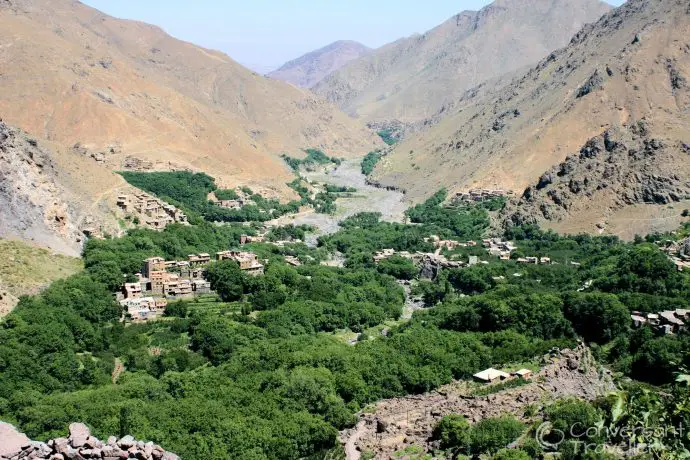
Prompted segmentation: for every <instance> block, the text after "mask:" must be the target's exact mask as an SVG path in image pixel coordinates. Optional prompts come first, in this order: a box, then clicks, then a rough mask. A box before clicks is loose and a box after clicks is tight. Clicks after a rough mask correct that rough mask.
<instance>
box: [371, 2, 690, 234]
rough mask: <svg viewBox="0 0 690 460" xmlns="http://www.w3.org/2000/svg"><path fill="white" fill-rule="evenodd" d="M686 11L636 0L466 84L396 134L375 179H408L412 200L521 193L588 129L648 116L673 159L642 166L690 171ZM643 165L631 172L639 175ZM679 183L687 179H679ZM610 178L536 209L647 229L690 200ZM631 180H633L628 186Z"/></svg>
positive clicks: (629, 125) (673, 219)
mask: <svg viewBox="0 0 690 460" xmlns="http://www.w3.org/2000/svg"><path fill="white" fill-rule="evenodd" d="M689 17H690V13H689V11H688V10H687V6H686V4H684V3H683V2H681V1H676V0H662V1H660V2H650V1H646V0H630V1H628V2H627V3H626V4H624V5H623V6H621V7H619V8H617V9H615V10H613V11H612V12H610V13H608V14H606V15H604V16H603V17H602V18H601V19H600V20H599V21H597V22H596V23H594V24H590V25H587V26H585V27H584V28H583V29H582V30H581V31H579V32H578V33H577V34H575V35H574V36H573V38H572V40H571V41H570V44H569V45H568V46H566V47H564V48H561V49H559V50H556V51H555V52H553V53H551V54H550V55H549V56H547V57H546V58H545V59H543V60H542V61H540V62H539V63H538V64H537V65H536V66H533V67H532V68H530V69H529V71H528V72H526V73H524V74H523V75H521V76H518V77H516V78H514V79H513V80H512V82H510V83H508V84H507V85H504V86H502V87H498V88H495V89H493V90H486V91H485V92H484V93H483V94H479V95H473V94H469V95H466V97H465V98H464V99H463V100H461V101H459V102H458V103H456V105H455V106H454V108H453V110H452V111H450V113H448V114H446V115H445V117H443V118H442V119H441V120H440V121H439V122H438V124H437V125H435V126H433V127H432V128H430V129H429V130H427V131H426V132H421V133H416V134H414V135H411V136H409V137H408V138H407V139H405V140H404V141H403V142H402V143H401V144H400V145H398V146H397V147H396V149H395V150H394V151H393V153H392V154H391V155H390V156H389V157H387V158H386V159H385V160H384V161H382V162H381V163H380V164H379V167H378V168H377V170H376V171H375V172H374V176H373V179H374V180H377V181H379V182H381V183H382V184H383V185H389V184H396V185H398V186H400V187H402V188H404V189H406V191H407V192H408V197H409V198H410V199H412V200H413V201H415V200H420V199H422V198H423V197H424V196H426V195H428V193H429V191H430V190H432V189H438V188H441V187H447V188H448V189H449V191H451V192H460V191H464V190H467V189H470V188H502V189H507V190H513V191H515V192H517V193H518V194H522V191H523V190H524V189H525V188H526V187H528V186H532V187H534V186H535V185H536V184H537V183H538V182H539V179H540V177H541V176H542V175H543V174H544V173H545V172H547V171H549V170H551V168H553V167H554V166H556V165H559V164H560V163H562V162H564V161H566V158H567V157H569V156H572V155H577V153H576V152H579V151H580V150H581V149H583V148H584V147H586V144H587V143H588V141H589V140H591V139H593V138H596V137H597V136H601V135H603V134H604V133H605V132H607V131H611V130H618V131H617V132H627V131H630V130H632V129H633V128H634V127H635V126H637V125H638V124H639V123H643V124H644V127H645V128H644V132H645V134H644V136H642V137H643V139H647V141H648V142H651V141H652V140H653V139H656V140H657V141H659V142H661V144H662V145H663V147H662V148H661V149H660V151H659V153H658V154H657V157H658V158H665V159H666V160H665V162H655V161H654V160H653V157H649V158H647V159H646V160H643V161H642V162H640V163H638V165H640V164H644V162H645V161H646V162H652V164H651V167H650V168H647V169H646V171H647V172H648V173H649V174H643V175H640V177H653V176H655V175H656V176H661V177H666V178H669V177H671V176H672V175H679V176H680V177H688V176H690V171H688V170H687V168H688V162H687V160H685V158H686V155H687V153H684V150H683V148H682V145H688V144H689V143H690V141H688V140H687V132H689V131H690V115H688V107H689V103H690V94H689V91H688V85H687V81H688V77H689V76H690V62H689V61H690V59H689V58H688V56H689V53H688V49H689V48H688V47H687V46H688V45H687V39H686V38H685V37H687V36H688V35H687V34H686V33H685V32H687V31H688V30H690V28H689V26H688V23H689ZM632 134H635V133H632ZM626 136H627V135H626ZM636 136H638V138H639V136H641V135H640V134H636ZM626 139H627V137H626ZM639 142H641V141H640V140H634V142H633V141H625V142H624V144H625V145H628V146H629V148H627V149H626V151H628V150H632V151H637V150H639V149H640V147H639V146H635V144H639ZM410 152H412V153H410ZM592 167H594V166H592ZM636 168H638V166H633V174H632V175H629V176H627V177H629V178H635V177H636V176H635V174H634V172H635V171H638V169H636ZM599 180H602V181H605V176H602V178H600V179H599ZM635 180H637V179H635ZM643 182H644V181H643ZM672 182H673V183H674V184H676V185H674V187H677V186H678V184H677V181H675V180H674V181H672ZM601 185H602V186H603V183H602V184H601ZM652 185H653V184H647V183H640V184H638V185H635V186H634V187H638V186H639V187H642V188H647V187H648V186H652ZM680 186H681V187H686V185H685V184H683V183H682V182H681V184H680ZM601 190H602V189H600V190H598V191H597V188H596V186H595V190H593V191H592V192H591V195H587V194H582V195H581V196H579V197H578V200H581V204H580V205H579V208H580V210H579V211H578V212H575V209H574V208H573V209H571V210H570V211H568V210H565V211H566V212H565V213H561V212H551V215H552V216H553V218H551V219H548V218H546V216H545V215H543V213H542V212H541V210H540V208H541V205H542V204H543V205H544V206H548V207H550V206H552V205H554V204H555V205H556V206H557V207H558V206H561V207H562V205H559V204H558V203H555V202H554V200H553V196H548V195H547V196H545V197H543V200H544V201H541V202H538V203H536V207H533V208H531V211H529V212H528V214H530V215H531V216H532V217H533V218H534V219H535V220H534V221H536V222H538V223H540V224H542V225H544V226H547V227H549V228H554V229H555V230H559V231H575V232H577V231H587V232H591V233H602V232H610V233H614V234H618V235H621V236H624V237H632V236H633V235H634V234H635V233H645V232H646V231H648V230H649V229H650V228H651V227H650V226H651V225H652V222H653V221H654V219H657V220H659V221H660V222H665V223H666V224H664V225H663V228H661V227H657V228H655V229H662V230H670V229H672V228H673V227H674V226H676V225H677V224H678V223H679V221H680V213H681V210H682V208H683V207H687V205H684V204H683V203H682V201H683V200H680V201H673V203H669V204H668V205H671V206H674V207H675V208H674V210H673V211H672V215H666V214H665V213H663V212H662V210H663V209H664V208H663V207H660V206H658V204H655V203H651V202H649V203H648V202H646V201H645V199H643V198H641V199H639V200H637V201H635V202H630V200H628V201H626V200H623V199H621V197H620V196H618V195H617V194H612V195H607V194H603V192H601ZM625 190H630V187H628V186H627V185H626V186H624V187H623V188H621V189H620V191H621V192H622V193H623V192H624V191H625ZM548 192H549V189H548V188H547V189H544V193H548ZM634 195H635V194H633V195H629V196H634ZM688 195H690V192H689V193H688ZM637 196H638V198H639V197H642V196H644V194H637ZM560 201H561V202H562V203H565V202H566V201H565V200H560ZM523 204H524V203H523ZM525 206H526V205H525ZM578 222H579V223H578ZM607 222H608V223H607ZM576 223H578V224H577V225H575V224H576ZM597 224H600V225H597Z"/></svg>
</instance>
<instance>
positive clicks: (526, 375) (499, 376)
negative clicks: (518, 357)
mask: <svg viewBox="0 0 690 460" xmlns="http://www.w3.org/2000/svg"><path fill="white" fill-rule="evenodd" d="M472 377H474V380H476V381H477V382H481V383H487V384H488V383H495V382H501V381H504V380H510V379H512V378H519V379H524V380H529V379H530V378H531V377H532V371H531V370H529V369H520V370H518V371H515V372H511V373H510V374H509V373H508V372H503V371H499V370H498V369H494V368H493V367H490V368H488V369H485V370H483V371H481V372H477V373H476V374H474V375H473V376H472Z"/></svg>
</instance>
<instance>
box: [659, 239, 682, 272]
mask: <svg viewBox="0 0 690 460" xmlns="http://www.w3.org/2000/svg"><path fill="white" fill-rule="evenodd" d="M656 244H657V246H659V247H660V248H661V250H662V251H664V252H665V253H666V254H667V255H668V258H669V259H670V260H671V262H673V264H674V265H675V266H676V268H677V269H678V271H683V270H690V238H685V239H684V240H681V241H671V240H667V241H663V242H662V241H657V242H656Z"/></svg>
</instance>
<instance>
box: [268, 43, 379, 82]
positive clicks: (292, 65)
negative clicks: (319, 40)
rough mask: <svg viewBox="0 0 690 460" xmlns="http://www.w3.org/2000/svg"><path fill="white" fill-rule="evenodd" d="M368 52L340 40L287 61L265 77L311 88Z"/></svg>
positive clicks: (362, 46) (367, 48) (355, 44)
mask: <svg viewBox="0 0 690 460" xmlns="http://www.w3.org/2000/svg"><path fill="white" fill-rule="evenodd" d="M370 51H371V49H370V48H369V47H367V46H364V45H362V44H361V43H358V42H355V41H351V40H340V41H337V42H334V43H331V44H330V45H328V46H324V47H323V48H320V49H318V50H315V51H312V52H310V53H307V54H305V55H304V56H301V57H298V58H297V59H294V60H292V61H289V62H287V63H285V64H284V65H283V66H281V67H280V68H279V69H277V70H274V71H273V72H271V73H269V74H268V75H267V76H268V77H271V78H275V79H276V80H282V81H286V82H288V83H292V84H293V85H296V86H300V87H302V88H311V87H312V86H314V85H315V84H317V83H318V82H320V81H321V80H323V79H324V77H326V76H327V75H329V74H331V73H333V72H335V71H336V70H338V69H339V68H341V67H342V66H344V65H345V64H347V63H348V62H350V61H353V60H355V59H357V58H360V57H362V56H365V55H366V54H368V53H369V52H370Z"/></svg>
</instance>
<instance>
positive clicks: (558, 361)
mask: <svg viewBox="0 0 690 460" xmlns="http://www.w3.org/2000/svg"><path fill="white" fill-rule="evenodd" d="M614 389H615V386H614V384H613V380H612V378H611V373H610V372H609V371H607V370H605V369H601V368H600V367H599V366H598V365H597V363H596V362H595V360H594V359H593V357H592V354H591V352H590V350H589V349H588V348H587V347H586V346H584V345H580V346H578V347H577V348H575V349H573V350H569V349H566V350H560V351H554V352H553V353H550V354H549V355H546V356H544V359H543V368H542V370H541V371H540V372H538V373H537V374H536V375H535V376H534V377H532V382H531V383H529V384H527V385H524V386H520V387H517V388H512V389H509V390H505V391H502V392H497V393H494V394H490V395H488V396H474V395H473V394H472V392H471V391H469V390H468V389H467V388H466V386H465V385H463V383H462V382H456V383H453V384H450V385H447V386H444V387H441V388H439V389H438V390H437V391H434V392H431V393H427V394H424V395H412V396H406V397H403V398H393V399H387V400H384V401H381V402H379V403H378V404H377V405H376V408H375V410H374V412H373V413H362V414H361V415H360V421H359V423H357V425H356V426H355V428H353V429H349V430H345V431H343V432H341V436H340V439H341V442H342V444H343V445H344V446H345V448H346V452H347V458H348V460H353V459H357V458H360V457H359V455H360V452H364V451H370V452H373V453H374V454H375V458H392V455H393V453H395V452H398V451H400V450H402V449H404V448H405V447H408V446H411V445H415V446H423V447H424V448H425V450H426V451H427V452H431V451H433V450H434V449H436V448H438V447H439V446H438V444H437V443H436V442H435V441H433V440H432V439H431V435H432V432H433V429H434V427H435V426H436V424H437V423H438V422H439V420H441V419H442V418H443V417H445V416H446V415H450V414H462V415H464V416H465V417H467V419H468V420H469V422H470V423H476V422H478V421H480V420H483V419H485V418H488V417H497V416H500V415H503V414H513V415H515V416H516V417H518V418H520V419H521V420H523V421H525V422H531V421H533V418H530V417H529V416H527V415H525V410H524V409H525V407H526V406H528V405H533V406H534V407H535V408H536V409H537V412H539V411H540V409H542V408H543V407H544V406H545V405H547V404H548V403H550V402H551V401H554V400H556V399H559V398H564V397H576V398H581V399H585V400H593V399H595V398H596V397H598V396H601V395H604V394H606V393H608V392H609V391H612V390H614ZM537 415H538V414H537Z"/></svg>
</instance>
